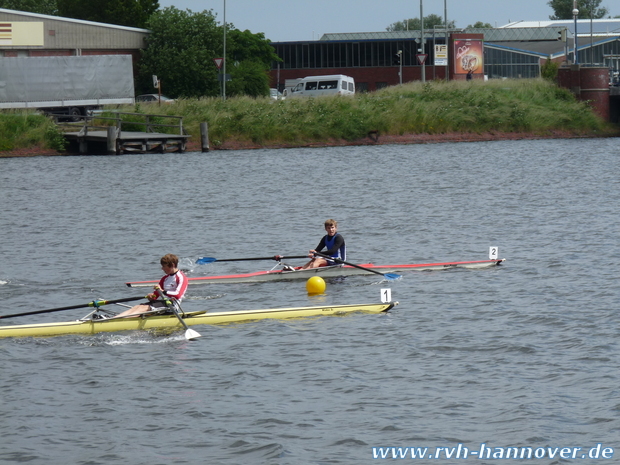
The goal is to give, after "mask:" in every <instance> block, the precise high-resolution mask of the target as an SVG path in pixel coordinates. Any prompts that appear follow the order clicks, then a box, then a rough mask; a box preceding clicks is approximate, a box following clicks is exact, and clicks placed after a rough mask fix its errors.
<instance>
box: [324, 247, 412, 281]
mask: <svg viewBox="0 0 620 465" xmlns="http://www.w3.org/2000/svg"><path fill="white" fill-rule="evenodd" d="M314 254H315V255H318V256H319V257H323V258H325V259H326V260H332V261H334V262H340V263H344V264H345V265H349V266H353V267H355V268H359V269H360V270H366V271H370V272H371V273H376V274H380V275H381V276H383V277H384V278H385V279H387V280H388V281H394V280H395V279H398V278H401V277H402V276H401V275H399V274H396V273H380V272H379V271H375V270H371V269H370V268H364V267H363V266H359V265H355V264H353V263H349V262H345V261H344V260H341V259H340V258H334V257H330V256H329V255H323V254H322V253H320V252H314Z"/></svg>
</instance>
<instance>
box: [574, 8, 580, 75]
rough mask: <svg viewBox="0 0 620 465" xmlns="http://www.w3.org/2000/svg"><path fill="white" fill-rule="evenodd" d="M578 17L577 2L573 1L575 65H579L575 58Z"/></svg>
mask: <svg viewBox="0 0 620 465" xmlns="http://www.w3.org/2000/svg"><path fill="white" fill-rule="evenodd" d="M578 15H579V10H578V9H577V0H573V18H574V20H575V64H576V65H578V64H579V59H578V58H577V16H578Z"/></svg>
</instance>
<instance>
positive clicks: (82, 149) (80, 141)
mask: <svg viewBox="0 0 620 465" xmlns="http://www.w3.org/2000/svg"><path fill="white" fill-rule="evenodd" d="M78 144H79V147H80V149H79V150H80V155H86V153H87V152H88V142H87V141H86V137H80V138H78Z"/></svg>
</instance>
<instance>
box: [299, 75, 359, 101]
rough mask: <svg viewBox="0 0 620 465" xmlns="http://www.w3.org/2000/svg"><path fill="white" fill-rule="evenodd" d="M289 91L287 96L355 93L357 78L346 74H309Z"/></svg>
mask: <svg viewBox="0 0 620 465" xmlns="http://www.w3.org/2000/svg"><path fill="white" fill-rule="evenodd" d="M290 90H291V91H290V92H287V97H318V96H319V95H354V94H355V80H354V79H353V78H352V77H351V76H345V75H344V74H332V75H329V76H308V77H305V78H303V79H300V80H299V82H298V83H297V85H296V86H295V87H293V88H291V89H290Z"/></svg>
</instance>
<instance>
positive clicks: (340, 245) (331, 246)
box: [301, 220, 347, 270]
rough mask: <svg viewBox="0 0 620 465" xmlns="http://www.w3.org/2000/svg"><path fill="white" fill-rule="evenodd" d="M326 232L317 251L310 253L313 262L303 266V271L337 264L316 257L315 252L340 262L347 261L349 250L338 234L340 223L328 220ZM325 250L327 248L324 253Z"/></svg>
mask: <svg viewBox="0 0 620 465" xmlns="http://www.w3.org/2000/svg"><path fill="white" fill-rule="evenodd" d="M325 231H326V232H327V234H326V235H325V236H323V238H322V239H321V242H319V245H317V247H316V249H315V250H311V251H310V252H309V253H308V256H309V257H311V258H312V260H310V261H309V262H308V263H306V264H305V265H304V266H302V267H301V269H302V270H306V269H308V268H318V267H320V266H327V265H335V264H336V262H334V261H332V260H328V259H325V258H323V257H317V256H315V255H314V254H315V252H321V253H322V254H323V255H329V256H330V257H333V258H338V259H340V260H346V259H347V248H346V246H345V244H344V238H343V237H342V235H341V234H340V233H338V223H337V222H336V220H327V221H326V222H325ZM324 248H327V251H325V252H322V250H323V249H324ZM339 263H340V262H339Z"/></svg>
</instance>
